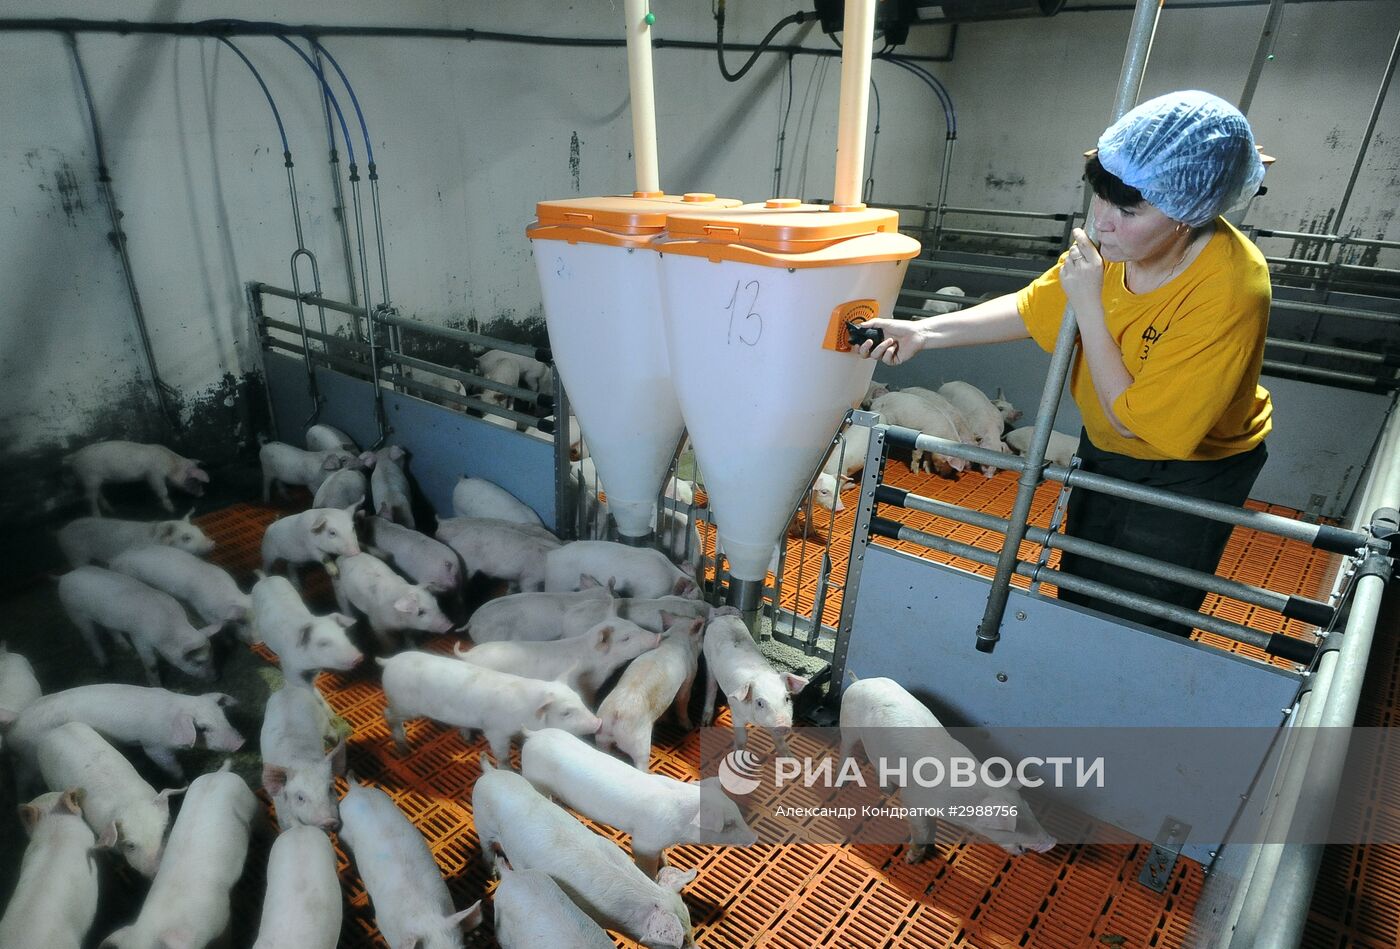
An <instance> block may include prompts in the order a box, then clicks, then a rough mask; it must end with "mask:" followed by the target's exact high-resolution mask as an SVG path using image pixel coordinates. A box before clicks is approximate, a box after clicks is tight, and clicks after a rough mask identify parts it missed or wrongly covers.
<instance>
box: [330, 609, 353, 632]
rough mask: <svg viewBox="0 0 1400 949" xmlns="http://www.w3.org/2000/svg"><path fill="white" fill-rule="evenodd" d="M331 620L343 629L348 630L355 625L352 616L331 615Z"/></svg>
mask: <svg viewBox="0 0 1400 949" xmlns="http://www.w3.org/2000/svg"><path fill="white" fill-rule="evenodd" d="M331 619H333V620H335V621H336V622H337V623H339V624H340V625H341V626H343V627H344V628H345V629H349V628H350V627H351V626H354V625H355V618H354V617H353V616H346V615H345V614H344V613H332V614H331Z"/></svg>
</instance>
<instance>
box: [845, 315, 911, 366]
mask: <svg viewBox="0 0 1400 949" xmlns="http://www.w3.org/2000/svg"><path fill="white" fill-rule="evenodd" d="M922 324H923V321H922V320H867V321H866V322H864V323H862V324H861V326H862V327H863V328H865V329H878V330H881V331H882V332H883V333H884V334H885V338H884V339H882V340H880V342H878V343H871V342H870V341H869V340H866V341H865V342H864V343H861V344H860V350H859V352H860V354H861V356H862V357H864V358H866V359H871V358H874V359H879V360H880V361H882V362H883V363H885V365H887V366H898V365H899V364H900V363H904V362H908V361H909V360H910V359H912V358H913V357H914V354H915V353H917V352H918V351H919V350H921V349H923V348H924V339H923V337H924V333H923V328H922Z"/></svg>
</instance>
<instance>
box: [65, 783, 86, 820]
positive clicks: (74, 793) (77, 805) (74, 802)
mask: <svg viewBox="0 0 1400 949" xmlns="http://www.w3.org/2000/svg"><path fill="white" fill-rule="evenodd" d="M86 795H87V792H86V791H84V790H83V789H82V788H69V789H68V790H66V791H64V792H63V796H62V797H60V798H59V799H58V806H59V807H60V808H62V809H63V810H65V811H67V812H68V813H70V814H76V815H77V816H78V817H82V816H83V798H84V797H85V796H86Z"/></svg>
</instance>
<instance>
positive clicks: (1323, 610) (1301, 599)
mask: <svg viewBox="0 0 1400 949" xmlns="http://www.w3.org/2000/svg"><path fill="white" fill-rule="evenodd" d="M1283 615H1284V616H1286V617H1288V618H1289V619H1297V620H1302V621H1303V622H1304V623H1308V624H1310V625H1312V626H1316V627H1317V628H1318V629H1326V628H1327V627H1329V626H1331V625H1332V619H1333V618H1334V617H1335V616H1336V615H1337V611H1336V610H1334V609H1332V607H1330V606H1328V605H1327V604H1326V603H1319V602H1318V601H1317V600H1310V599H1308V598H1307V597H1305V596H1290V597H1289V598H1288V601H1287V602H1286V603H1284V604H1283Z"/></svg>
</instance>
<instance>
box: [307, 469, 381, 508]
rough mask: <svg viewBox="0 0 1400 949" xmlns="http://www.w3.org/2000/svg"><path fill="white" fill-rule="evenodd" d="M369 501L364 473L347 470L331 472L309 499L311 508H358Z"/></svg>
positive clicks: (367, 482) (367, 484)
mask: <svg viewBox="0 0 1400 949" xmlns="http://www.w3.org/2000/svg"><path fill="white" fill-rule="evenodd" d="M368 500H369V481H368V480H366V478H365V476H364V473H363V472H360V471H354V470H351V469H349V468H342V469H340V470H339V471H332V472H331V476H330V477H329V478H327V479H326V480H325V481H322V482H321V486H320V487H319V488H317V489H316V493H315V495H313V496H312V498H311V506H312V507H343V508H353V507H358V506H360V505H362V504H364V503H366V502H367V501H368Z"/></svg>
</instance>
